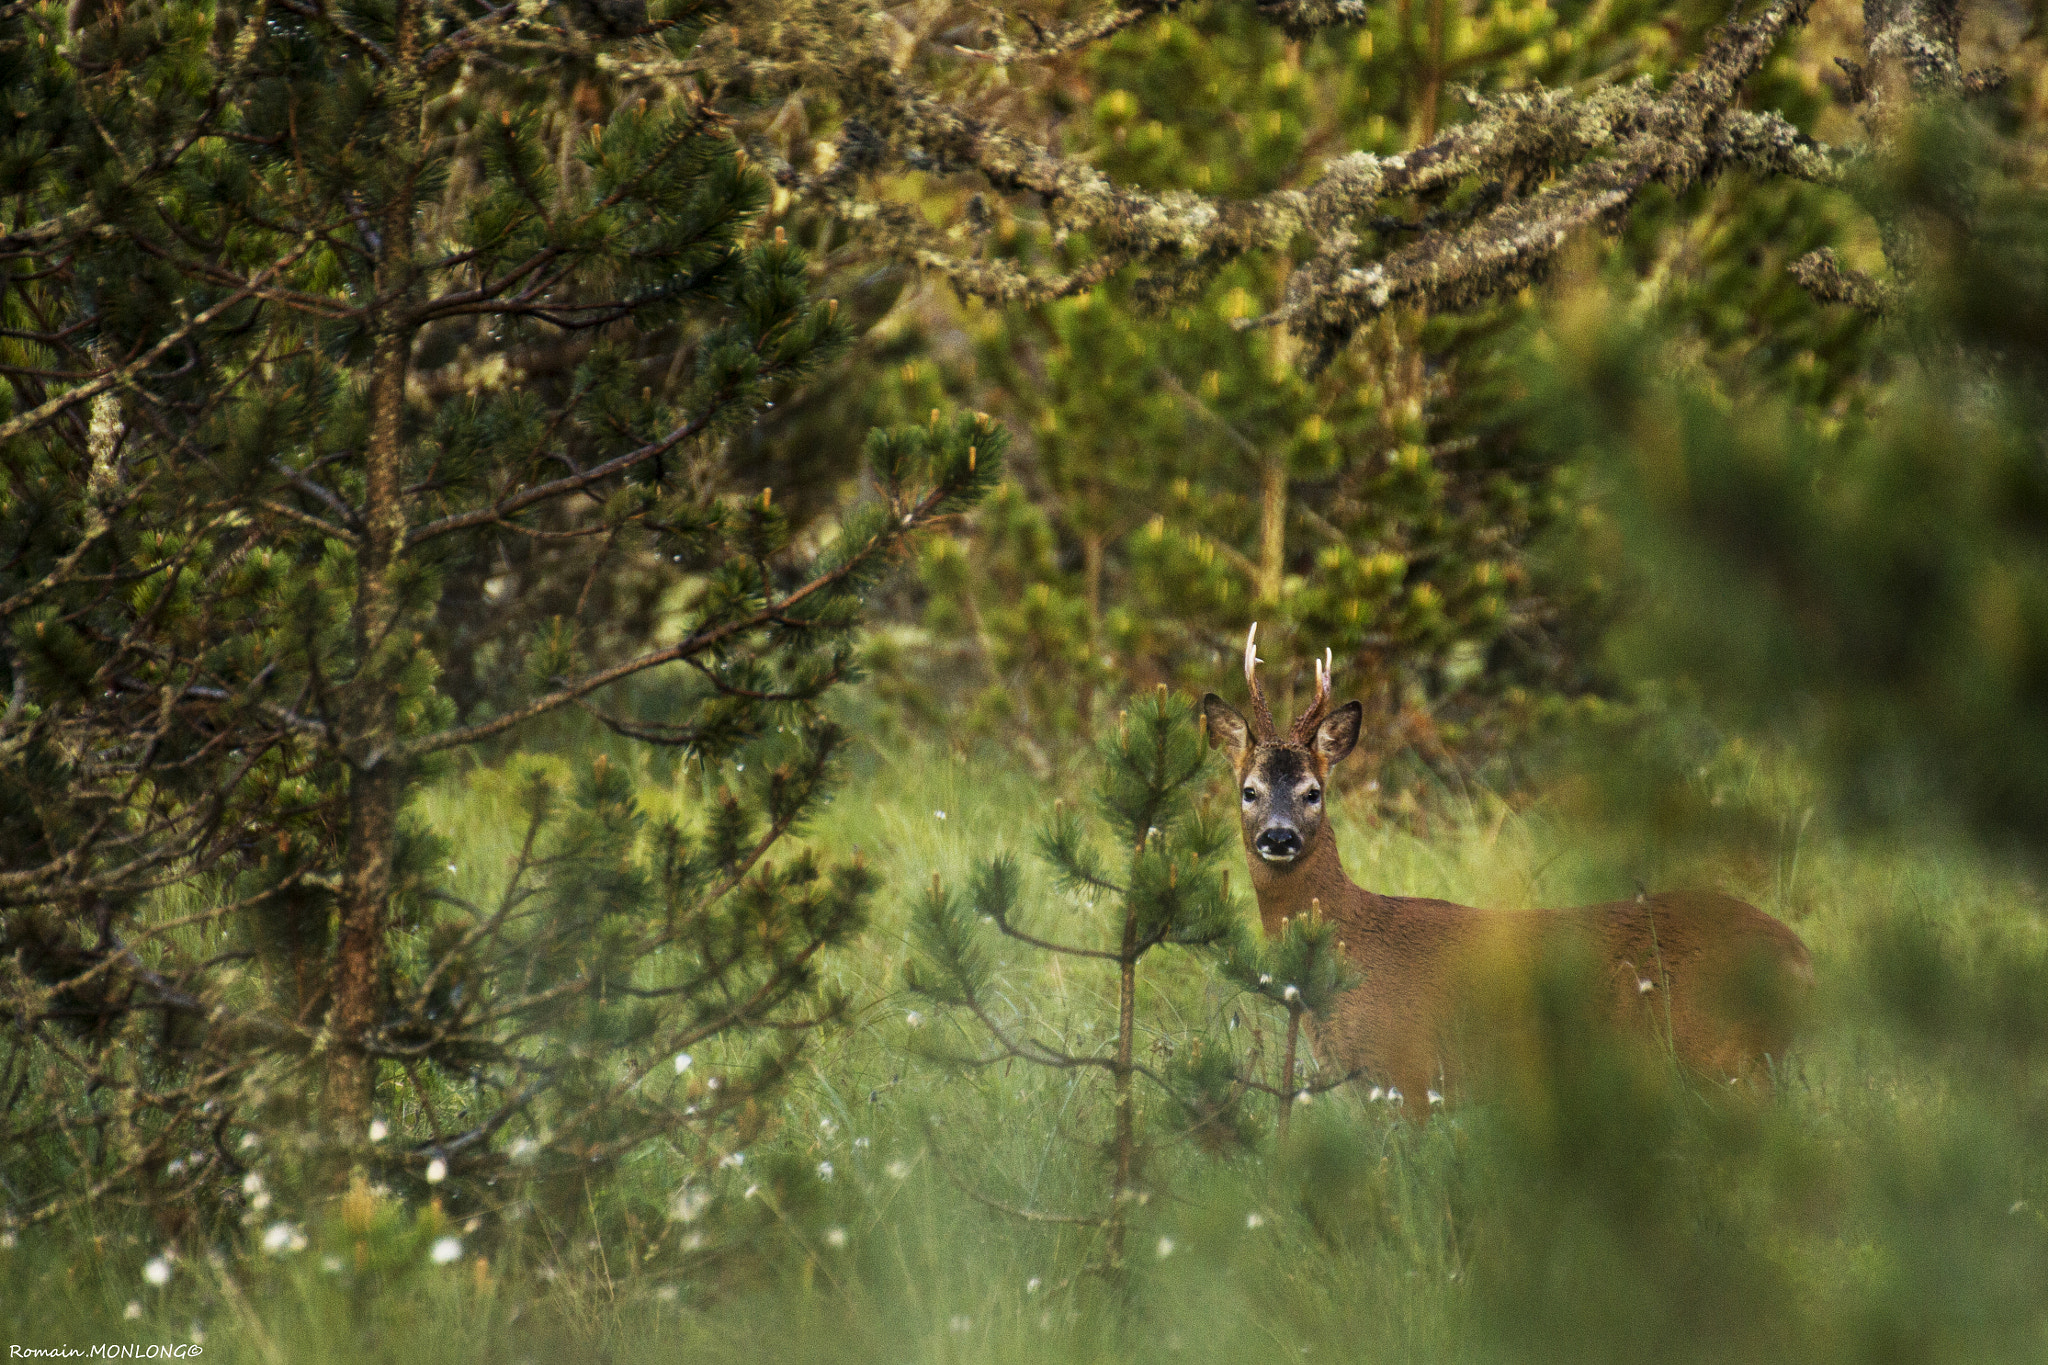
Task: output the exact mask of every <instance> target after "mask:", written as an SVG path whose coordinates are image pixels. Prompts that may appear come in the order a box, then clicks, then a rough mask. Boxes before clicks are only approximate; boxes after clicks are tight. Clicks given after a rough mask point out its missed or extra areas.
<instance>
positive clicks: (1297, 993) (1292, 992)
mask: <svg viewBox="0 0 2048 1365" xmlns="http://www.w3.org/2000/svg"><path fill="white" fill-rule="evenodd" d="M1280 998H1281V999H1282V1000H1285V1001H1287V1002H1288V1003H1289V1004H1293V1003H1294V1002H1295V1001H1297V1000H1299V999H1301V989H1300V988H1299V987H1297V986H1289V987H1288V988H1287V989H1286V990H1284V991H1282V992H1280Z"/></svg>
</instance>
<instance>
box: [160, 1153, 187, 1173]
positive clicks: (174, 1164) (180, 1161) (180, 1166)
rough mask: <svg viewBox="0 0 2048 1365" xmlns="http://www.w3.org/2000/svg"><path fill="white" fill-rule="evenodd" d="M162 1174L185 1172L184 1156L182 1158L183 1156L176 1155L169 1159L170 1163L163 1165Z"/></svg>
mask: <svg viewBox="0 0 2048 1365" xmlns="http://www.w3.org/2000/svg"><path fill="white" fill-rule="evenodd" d="M164 1174H165V1175H183V1174H185V1158H184V1157H176V1158H173V1159H172V1161H171V1164H170V1165H168V1166H166V1167H164Z"/></svg>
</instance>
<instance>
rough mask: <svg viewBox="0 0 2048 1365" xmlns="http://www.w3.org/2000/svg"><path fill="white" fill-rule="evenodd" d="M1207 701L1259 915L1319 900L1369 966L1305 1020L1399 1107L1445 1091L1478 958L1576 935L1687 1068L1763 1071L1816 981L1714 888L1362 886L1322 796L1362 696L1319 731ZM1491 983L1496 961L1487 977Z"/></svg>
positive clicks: (1567, 941)
mask: <svg viewBox="0 0 2048 1365" xmlns="http://www.w3.org/2000/svg"><path fill="white" fill-rule="evenodd" d="M1247 668H1248V670H1249V656H1248V661H1247ZM1319 681H1321V680H1320V679H1319ZM1254 686H1256V682H1255V683H1254ZM1319 701H1320V703H1321V706H1319V707H1318V708H1317V709H1319V710H1320V709H1321V707H1322V706H1327V698H1326V697H1321V698H1319ZM1203 713H1204V717H1205V719H1206V721H1207V723H1208V727H1209V738H1210V743H1211V744H1212V745H1215V744H1223V745H1225V746H1227V748H1228V749H1229V752H1230V758H1231V762H1232V766H1233V768H1234V769H1235V771H1236V773H1237V779H1238V783H1239V785H1240V787H1241V788H1243V789H1244V791H1245V792H1246V793H1255V794H1256V799H1254V798H1253V796H1251V795H1247V797H1246V798H1245V801H1244V819H1243V831H1244V841H1245V856H1246V859H1247V861H1248V862H1249V863H1250V864H1251V880H1252V889H1253V891H1254V892H1255V893H1256V894H1257V896H1258V901H1259V919H1260V922H1261V924H1262V925H1263V926H1264V928H1265V931H1266V933H1267V934H1268V935H1269V936H1270V935H1273V934H1276V933H1278V932H1279V930H1280V927H1281V925H1282V924H1283V923H1285V921H1286V920H1288V919H1289V918H1291V917H1293V916H1295V915H1302V914H1307V913H1309V912H1310V910H1311V907H1312V906H1314V907H1319V908H1320V911H1321V913H1322V915H1323V916H1324V917H1325V918H1326V919H1329V920H1332V921H1334V922H1335V923H1336V925H1337V926H1338V939H1339V941H1340V943H1341V944H1342V947H1343V951H1344V953H1345V955H1346V956H1347V957H1348V958H1349V959H1350V960H1351V962H1352V964H1353V965H1354V966H1355V967H1356V968H1357V969H1358V971H1359V972H1360V974H1361V975H1362V977H1363V982H1362V984H1361V985H1359V986H1358V987H1357V988H1355V989H1354V990H1352V991H1350V992H1348V993H1347V994H1345V995H1344V996H1342V997H1341V998H1340V999H1339V1000H1338V1001H1337V1002H1336V1004H1335V1005H1334V1006H1332V1007H1331V1008H1330V1010H1329V1011H1328V1012H1327V1015H1326V1016H1325V1017H1323V1018H1320V1019H1317V1020H1314V1021H1312V1029H1311V1038H1312V1040H1313V1041H1314V1043H1315V1047H1316V1051H1317V1052H1318V1054H1319V1055H1320V1056H1321V1057H1322V1059H1323V1061H1324V1063H1325V1064H1326V1065H1336V1066H1339V1067H1342V1068H1344V1069H1345V1070H1347V1071H1349V1070H1356V1071H1359V1072H1362V1073H1363V1075H1364V1076H1365V1077H1366V1078H1367V1079H1368V1080H1370V1081H1372V1082H1376V1083H1378V1084H1380V1085H1383V1086H1391V1087H1393V1088H1395V1089H1398V1090H1399V1091H1400V1092H1401V1095H1402V1098H1403V1103H1404V1110H1405V1112H1407V1113H1409V1114H1413V1115H1416V1116H1420V1115H1421V1113H1422V1112H1424V1109H1425V1103H1426V1102H1425V1095H1426V1094H1427V1092H1428V1091H1429V1090H1432V1089H1435V1090H1438V1091H1440V1092H1442V1093H1445V1094H1449V1093H1451V1091H1450V1089H1449V1088H1448V1087H1449V1086H1450V1085H1451V1084H1453V1083H1455V1082H1456V1081H1457V1080H1458V1075H1459V1070H1460V1068H1459V1066H1458V1058H1459V1057H1460V1056H1465V1057H1469V1056H1470V1055H1471V1054H1470V1050H1469V1049H1465V1050H1461V1049H1459V1048H1458V1047H1457V1039H1458V1035H1459V1030H1460V1027H1461V1025H1463V1024H1466V1023H1469V1022H1470V1016H1471V1015H1472V1014H1473V1013H1474V1011H1473V1010H1472V1009H1470V1008H1469V1007H1470V1006H1472V1005H1475V1004H1482V1003H1484V1004H1491V1003H1493V1002H1492V1001H1491V1000H1488V1001H1479V1000H1475V999H1474V994H1475V992H1474V986H1475V982H1477V981H1478V980H1479V979H1480V975H1481V974H1483V973H1484V972H1486V971H1488V970H1489V969H1490V970H1493V971H1495V972H1498V971H1499V970H1500V969H1501V968H1503V967H1506V968H1508V969H1510V970H1519V971H1523V972H1526V971H1527V970H1528V968H1529V967H1530V966H1531V964H1532V963H1533V961H1534V960H1535V959H1537V958H1540V957H1543V956H1546V955H1557V954H1560V953H1567V952H1571V951H1573V950H1577V951H1578V952H1580V953H1582V954H1587V955H1590V957H1591V960H1592V962H1593V964H1594V968H1595V971H1596V974H1597V977H1599V978H1602V979H1604V980H1605V981H1607V982H1609V983H1611V990H1603V997H1604V998H1603V1000H1602V1001H1601V1002H1600V1004H1601V1008H1602V1011H1603V1012H1604V1013H1607V1014H1610V1015H1611V1016H1612V1017H1614V1018H1616V1019H1618V1020H1624V1021H1629V1022H1632V1023H1634V1024H1635V1025H1637V1026H1638V1027H1639V1028H1641V1029H1642V1030H1644V1031H1645V1033H1646V1034H1647V1035H1648V1036H1653V1037H1658V1038H1668V1041H1669V1043H1670V1046H1671V1048H1672V1051H1673V1052H1674V1053H1675V1054H1676V1056H1677V1057H1678V1059H1679V1060H1680V1061H1681V1062H1683V1063H1684V1064H1685V1065H1686V1066H1688V1067H1690V1068H1691V1069H1692V1070H1694V1071H1696V1072H1698V1073H1701V1074H1702V1075H1705V1076H1710V1077H1714V1078H1716V1079H1722V1078H1730V1077H1740V1076H1757V1075H1759V1074H1761V1073H1762V1071H1763V1063H1764V1059H1765V1058H1767V1057H1768V1058H1772V1059H1779V1058H1782V1057H1783V1056H1784V1051H1785V1047H1786V1045H1787V1043H1788V1042H1789V1040H1790V1039H1789V1035H1790V1032H1791V1028H1790V1022H1789V1015H1790V1011H1789V1010H1787V1009H1786V1008H1783V1007H1782V1006H1783V1005H1784V1004H1785V1003H1790V1002H1792V1001H1795V1000H1796V999H1797V997H1798V996H1800V995H1801V994H1803V992H1804V989H1805V988H1806V987H1807V986H1810V984H1811V983H1812V980H1813V967H1812V959H1811V957H1810V956H1809V954H1808V953H1807V950H1806V945H1805V944H1804V943H1802V942H1800V940H1799V936H1798V935H1797V934H1795V933H1793V932H1792V931H1791V930H1790V929H1788V928H1786V927H1785V925H1783V924H1781V923H1779V922H1778V921H1777V920H1775V919H1773V918H1771V917H1770V916H1769V915H1766V914H1765V913H1764V912H1763V911H1761V910H1758V909H1757V908H1756V907H1754V906H1752V905H1748V904H1745V903H1744V902H1742V901H1739V900H1736V899H1735V898H1734V897H1732V896H1724V895H1720V894H1718V893H1715V892H1673V893H1664V894H1659V895H1646V896H1638V897H1637V898H1636V899H1634V900H1628V901H1615V902H1611V903H1609V904H1606V905H1588V906H1580V907H1576V908H1573V909H1565V910H1528V911H1499V910H1478V909H1474V908H1472V907H1470V906H1464V905H1455V904H1452V903H1451V902H1449V901H1440V900H1429V899H1426V898H1422V897H1416V896H1383V895H1380V894H1378V893H1377V892H1373V891H1367V890H1365V889H1364V888H1362V887H1360V886H1359V885H1357V884H1356V883H1355V882H1353V881H1352V880H1351V878H1350V877H1349V876H1347V875H1346V874H1345V871H1344V868H1343V865H1342V864H1341V863H1340V862H1339V861H1338V858H1337V842H1336V837H1335V835H1334V834H1333V833H1332V831H1331V828H1330V823H1329V821H1328V820H1327V819H1326V818H1324V816H1323V811H1322V804H1323V803H1322V800H1321V796H1322V788H1323V786H1324V784H1325V782H1326V781H1327V779H1328V776H1329V770H1330V768H1331V767H1332V766H1333V765H1334V764H1335V763H1337V762H1339V761H1341V760H1342V759H1343V758H1344V756H1345V755H1347V754H1349V753H1350V752H1351V748H1352V746H1353V744H1355V743H1356V741H1357V732H1358V726H1359V724H1360V722H1361V721H1362V719H1363V712H1362V708H1360V707H1359V705H1358V703H1357V702H1351V703H1349V704H1347V705H1345V706H1342V707H1339V708H1338V709H1337V710H1336V711H1334V712H1330V713H1329V715H1328V718H1327V719H1321V718H1320V717H1318V719H1319V720H1320V724H1319V726H1318V727H1317V729H1316V730H1315V731H1314V733H1313V735H1310V736H1304V735H1295V736H1291V737H1290V738H1289V739H1287V740H1282V739H1280V738H1279V737H1278V736H1277V734H1275V733H1274V727H1272V726H1271V725H1270V724H1267V725H1264V726H1262V727H1260V728H1261V729H1263V730H1264V731H1265V733H1264V734H1259V733H1256V732H1254V730H1253V729H1252V727H1250V726H1248V725H1247V724H1246V723H1245V721H1244V719H1243V717H1241V716H1239V715H1238V713H1237V712H1236V711H1234V710H1232V709H1231V708H1230V707H1229V706H1228V705H1226V704H1225V703H1224V702H1223V701H1222V699H1221V698H1219V697H1217V696H1215V695H1214V694H1213V693H1212V694H1210V695H1209V696H1207V697H1205V698H1203ZM1276 778H1277V779H1278V780H1275V779H1276ZM1283 788H1286V790H1285V791H1283V790H1282V789H1283ZM1275 829H1281V830H1283V831H1286V832H1292V833H1294V834H1295V835H1297V836H1298V837H1299V838H1300V840H1301V843H1302V850H1301V852H1300V854H1299V855H1298V856H1297V857H1295V858H1294V859H1293V860H1292V861H1290V862H1280V863H1276V862H1273V861H1269V860H1268V859H1267V858H1266V857H1263V856H1261V854H1260V852H1259V848H1258V845H1257V840H1258V839H1259V837H1260V836H1261V834H1266V835H1267V836H1268V838H1269V839H1270V838H1271V837H1272V834H1271V832H1272V831H1273V830H1275ZM1284 838H1285V834H1284V833H1283V834H1282V839H1283V841H1284ZM1500 985H1501V982H1500V980H1499V978H1498V977H1495V978H1494V979H1493V980H1492V981H1491V982H1490V983H1489V984H1488V990H1489V991H1493V992H1498V990H1499V987H1500ZM1774 1005H1776V1006H1778V1007H1775V1008H1774V1007H1773V1006H1774Z"/></svg>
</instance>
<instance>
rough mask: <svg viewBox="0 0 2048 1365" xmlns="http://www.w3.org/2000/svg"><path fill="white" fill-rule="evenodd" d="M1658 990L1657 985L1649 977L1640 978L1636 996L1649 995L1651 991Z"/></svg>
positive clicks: (1637, 980) (1637, 979)
mask: <svg viewBox="0 0 2048 1365" xmlns="http://www.w3.org/2000/svg"><path fill="white" fill-rule="evenodd" d="M1656 989H1657V983H1656V982H1654V981H1652V980H1650V978H1649V977H1647V976H1639V977H1637V978H1636V994H1638V995H1648V994H1649V993H1650V992H1651V991H1654V990H1656Z"/></svg>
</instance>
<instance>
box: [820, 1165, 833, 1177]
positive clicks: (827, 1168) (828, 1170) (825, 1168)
mask: <svg viewBox="0 0 2048 1365" xmlns="http://www.w3.org/2000/svg"><path fill="white" fill-rule="evenodd" d="M831 1178H832V1163H831V1162H829V1161H821V1162H819V1163H818V1179H820V1180H830V1179H831Z"/></svg>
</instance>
